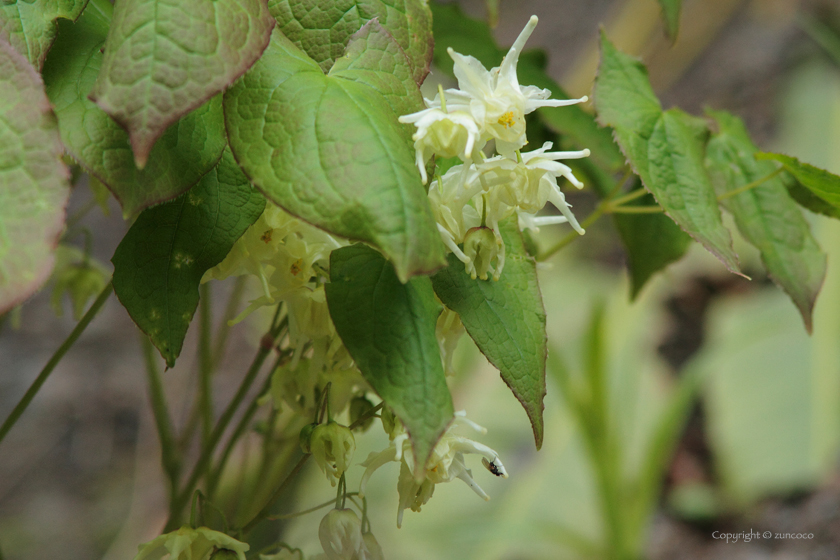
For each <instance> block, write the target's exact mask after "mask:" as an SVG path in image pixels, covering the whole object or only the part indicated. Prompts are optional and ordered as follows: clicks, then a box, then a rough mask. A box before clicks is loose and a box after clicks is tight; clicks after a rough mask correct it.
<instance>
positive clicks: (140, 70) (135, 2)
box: [90, 0, 275, 169]
mask: <svg viewBox="0 0 840 560" xmlns="http://www.w3.org/2000/svg"><path fill="white" fill-rule="evenodd" d="M274 25H275V22H274V19H273V18H272V17H271V15H270V14H269V13H268V7H267V6H266V2H265V0H212V1H211V0H178V1H177V2H171V3H168V2H163V1H161V0H117V1H116V3H115V6H114V17H113V22H112V24H111V30H110V31H109V33H108V39H107V41H106V42H105V56H104V58H103V59H102V62H101V68H100V70H99V76H98V78H97V80H96V83H95V84H94V87H93V91H91V92H90V98H91V100H93V101H94V102H96V104H97V105H99V107H101V108H102V109H103V110H104V111H105V112H106V113H108V114H109V115H111V117H113V118H114V120H116V121H117V122H118V123H119V124H120V125H121V126H122V127H123V128H125V129H126V130H127V131H128V136H129V139H130V140H131V146H132V148H133V150H134V159H135V161H136V163H137V167H139V168H141V169H142V168H143V167H144V166H145V165H146V161H148V158H149V152H151V150H152V146H154V144H155V142H156V141H157V140H158V139H159V138H160V137H161V135H162V134H163V133H164V132H165V131H166V129H167V128H168V127H169V126H170V125H171V124H173V123H174V122H176V121H177V120H178V119H180V118H181V117H183V116H184V115H186V114H187V113H189V112H190V111H192V110H193V109H195V108H196V107H198V106H200V105H202V104H203V103H204V102H205V101H207V100H208V99H210V98H211V97H213V96H214V95H216V94H218V93H220V92H221V91H222V90H224V89H225V88H226V87H227V86H229V85H230V84H231V83H233V81H234V80H236V79H237V78H239V77H240V76H241V75H242V74H244V73H245V71H246V70H248V68H250V67H251V65H252V64H254V62H255V61H256V60H257V59H258V58H259V57H260V55H261V54H262V52H263V51H264V50H265V48H266V46H268V41H269V39H270V37H271V30H272V28H273V27H274Z"/></svg>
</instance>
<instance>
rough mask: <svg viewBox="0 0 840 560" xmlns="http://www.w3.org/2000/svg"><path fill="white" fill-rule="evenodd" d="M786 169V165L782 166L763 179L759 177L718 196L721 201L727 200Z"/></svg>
mask: <svg viewBox="0 0 840 560" xmlns="http://www.w3.org/2000/svg"><path fill="white" fill-rule="evenodd" d="M784 170H785V168H784V167H780V168H778V169H777V170H775V171H773V172H772V173H768V174H767V175H765V176H764V177H762V178H761V179H758V180H757V181H753V182H752V183H747V184H746V185H744V186H743V187H738V188H737V189H735V190H734V191H729V192H726V193H723V194H722V195H720V196H719V197H717V199H718V202H720V201H721V200H726V199H727V198H731V197H733V196H735V195H736V194H741V193H742V192H746V191H748V190H750V189H754V188H756V187H757V186H759V185H761V184H762V183H764V182H766V181H769V180H770V179H772V178H773V177H775V176H776V175H778V174H779V173H781V172H782V171H784Z"/></svg>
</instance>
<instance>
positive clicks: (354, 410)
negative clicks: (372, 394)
mask: <svg viewBox="0 0 840 560" xmlns="http://www.w3.org/2000/svg"><path fill="white" fill-rule="evenodd" d="M373 406H374V405H373V403H372V402H370V401H369V400H368V398H367V397H363V396H359V397H353V400H351V401H350V422H351V423H355V422H356V421H357V420H358V419H359V418H361V417H362V416H364V415H365V414H367V413H368V412H370V411H371V410H372V409H373ZM371 424H373V415H370V416H368V417H367V418H365V419H364V421H363V422H362V423H361V424H359V425H358V426H357V427H356V431H359V432H366V431H367V429H368V428H370V425H371Z"/></svg>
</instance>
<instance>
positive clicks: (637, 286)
mask: <svg viewBox="0 0 840 560" xmlns="http://www.w3.org/2000/svg"><path fill="white" fill-rule="evenodd" d="M633 205H634V206H657V204H656V201H655V200H654V198H653V196H652V195H649V194H648V195H645V196H644V197H643V198H640V199H639V200H638V201H636V202H634V203H633ZM613 220H614V221H615V226H616V228H617V229H618V233H619V235H620V236H621V241H622V242H623V243H624V248H625V250H626V251H627V268H628V271H629V273H630V298H631V299H635V298H636V296H638V295H639V292H641V290H642V287H643V286H644V285H645V284H646V283H647V281H648V280H649V279H650V278H651V276H653V275H654V274H656V273H657V272H659V271H660V270H662V269H663V268H665V267H666V266H668V265H669V264H671V263H672V262H675V261H678V260H679V259H681V258H682V256H683V255H684V254H685V252H686V251H687V250H688V246H689V245H690V244H691V237H689V236H688V234H686V233H685V232H684V231H683V230H681V229H680V228H679V226H677V224H675V223H674V221H673V220H671V219H670V218H669V217H668V216H665V215H664V214H613Z"/></svg>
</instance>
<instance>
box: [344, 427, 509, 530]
mask: <svg viewBox="0 0 840 560" xmlns="http://www.w3.org/2000/svg"><path fill="white" fill-rule="evenodd" d="M384 417H385V415H384V414H383V418H384ZM464 424H465V425H468V426H470V427H471V428H472V429H474V430H476V431H478V432H479V433H487V430H485V429H484V428H482V427H481V426H479V425H478V424H476V423H475V422H472V421H470V420H467V418H466V416H465V413H464V412H463V411H459V412H456V413H455V419H454V421H453V422H452V425H451V426H450V427H449V429H448V430H447V431H446V433H445V434H444V435H443V436H442V437H441V438H440V441H438V443H437V445H435V448H434V450H433V451H432V455H431V457H430V458H429V461H428V463H427V465H426V468H425V471H423V472H421V473H420V474H421V476H422V478H420V477H418V476H416V475H417V473H416V472H415V471H416V469H417V465H415V463H414V454H413V452H412V450H411V443H410V442H409V441H408V437H407V435H406V434H405V432H404V429H403V428H402V425H401V424H400V423H399V421H396V422H394V423H393V425H392V427H391V429H390V430H388V429H387V428H386V431H388V432H389V435H390V436H391V444H390V445H389V446H388V447H387V448H385V449H384V450H383V451H381V452H379V453H371V454H370V455H369V456H368V458H367V460H365V462H364V463H362V466H364V467H366V470H365V473H364V475H362V480H361V483H360V485H359V496H360V497H364V495H365V490H366V488H367V483H368V480H370V477H371V475H372V474H373V472H374V471H375V470H376V469H378V468H379V467H381V466H382V465H384V464H386V463H389V462H391V461H401V465H400V476H399V480H398V482H397V490H398V491H399V495H400V503H399V508H398V512H397V527H400V526H402V518H403V512H404V511H405V510H406V509H408V508H411V509H412V511H420V508H421V507H422V506H423V505H424V504H425V503H426V502H428V501H429V499H430V498H431V497H432V494H433V493H434V491H435V485H436V484H440V483H442V482H450V481H452V480H455V479H456V478H459V479H461V480H463V481H464V482H465V483H466V484H467V485H468V486H469V487H470V488H472V490H473V491H474V492H475V493H476V494H478V495H479V496H480V497H481V498H483V499H484V500H489V499H490V497H489V496H488V495H487V494H486V493H485V492H484V490H482V489H481V487H480V486H479V485H478V484H477V483H476V482H475V481H474V480H473V478H472V471H470V470H469V469H468V468H467V466H466V464H465V463H464V454H469V453H475V454H478V455H481V456H482V464H483V465H484V466H485V468H487V470H489V471H490V472H491V473H493V474H495V475H496V476H501V477H504V478H507V476H508V475H507V471H505V467H504V465H502V462H501V460H499V454H498V453H496V452H495V451H493V450H492V449H490V448H489V447H487V446H486V445H484V444H481V443H478V442H476V441H473V440H471V439H468V438H466V437H463V436H459V435H455V434H454V433H452V430H453V428H455V427H456V426H458V425H464ZM401 430H402V431H401ZM396 434H399V435H396ZM418 480H419V481H418Z"/></svg>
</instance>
